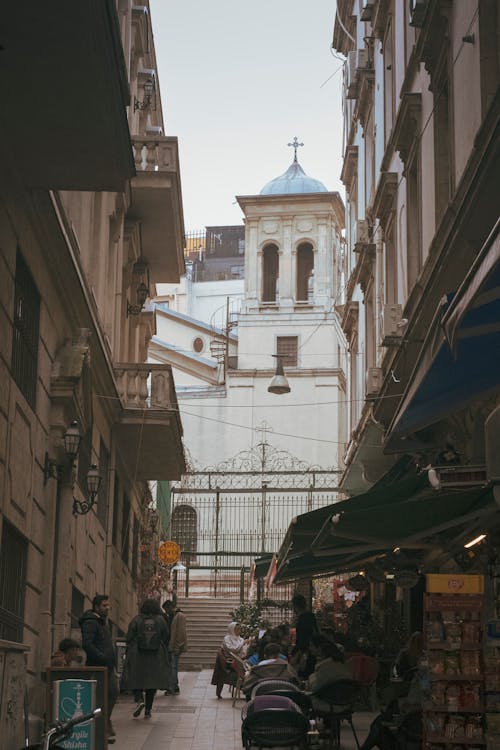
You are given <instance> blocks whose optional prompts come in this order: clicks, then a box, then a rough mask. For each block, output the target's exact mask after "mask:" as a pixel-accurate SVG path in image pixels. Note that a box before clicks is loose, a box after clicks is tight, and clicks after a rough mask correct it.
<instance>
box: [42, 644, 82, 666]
mask: <svg viewBox="0 0 500 750" xmlns="http://www.w3.org/2000/svg"><path fill="white" fill-rule="evenodd" d="M82 661H83V659H82V649H81V646H80V644H79V643H78V641H75V640H73V638H63V639H62V641H61V642H60V644H59V648H58V649H57V651H54V653H53V654H52V656H51V657H50V666H51V667H73V666H75V665H76V666H78V665H79V664H81V663H82Z"/></svg>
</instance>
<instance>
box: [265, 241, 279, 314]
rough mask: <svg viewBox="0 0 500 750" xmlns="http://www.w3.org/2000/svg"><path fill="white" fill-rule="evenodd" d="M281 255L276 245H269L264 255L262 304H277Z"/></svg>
mask: <svg viewBox="0 0 500 750" xmlns="http://www.w3.org/2000/svg"><path fill="white" fill-rule="evenodd" d="M278 277H279V255H278V248H277V247H276V245H267V246H266V247H265V248H264V251H263V253H262V302H276V300H277V293H278Z"/></svg>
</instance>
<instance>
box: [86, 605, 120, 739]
mask: <svg viewBox="0 0 500 750" xmlns="http://www.w3.org/2000/svg"><path fill="white" fill-rule="evenodd" d="M108 615H109V596H108V595H107V594H97V595H96V596H94V598H93V600H92V609H89V610H87V611H86V612H84V613H83V615H82V616H81V617H80V620H79V623H80V627H81V629H82V648H83V650H84V651H85V653H86V654H87V666H89V667H107V670H108V743H109V744H113V743H114V742H115V740H116V736H115V731H114V728H113V724H112V723H111V714H112V711H113V708H114V705H115V703H116V699H117V698H118V681H117V674H116V654H115V649H114V646H113V639H112V638H111V631H110V629H109V626H108Z"/></svg>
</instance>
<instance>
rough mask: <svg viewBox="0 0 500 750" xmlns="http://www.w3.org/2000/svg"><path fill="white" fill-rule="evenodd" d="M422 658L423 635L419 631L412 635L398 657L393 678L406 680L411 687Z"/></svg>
mask: <svg viewBox="0 0 500 750" xmlns="http://www.w3.org/2000/svg"><path fill="white" fill-rule="evenodd" d="M421 656H422V633H420V632H419V631H418V630H417V631H415V633H412V634H411V636H410V638H409V639H408V643H407V644H406V646H405V647H404V648H402V649H401V651H400V652H399V654H398V655H397V657H396V661H395V662H394V667H393V677H396V678H398V679H401V680H404V681H405V682H407V683H408V687H409V684H410V682H411V681H412V679H413V675H414V674H415V670H416V669H417V667H418V663H419V661H420V657H421Z"/></svg>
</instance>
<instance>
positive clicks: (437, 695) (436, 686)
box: [431, 682, 446, 706]
mask: <svg viewBox="0 0 500 750" xmlns="http://www.w3.org/2000/svg"><path fill="white" fill-rule="evenodd" d="M445 695H446V683H445V682H433V683H432V685H431V703H433V704H434V705H435V706H444V703H445Z"/></svg>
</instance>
